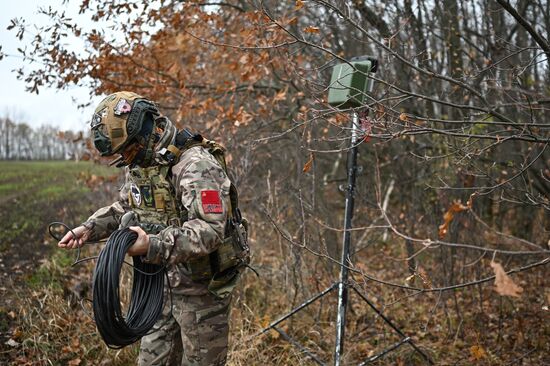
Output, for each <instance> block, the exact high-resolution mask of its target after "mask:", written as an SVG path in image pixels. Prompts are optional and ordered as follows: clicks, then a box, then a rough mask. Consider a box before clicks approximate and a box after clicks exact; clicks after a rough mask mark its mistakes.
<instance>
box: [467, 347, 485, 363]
mask: <svg viewBox="0 0 550 366" xmlns="http://www.w3.org/2000/svg"><path fill="white" fill-rule="evenodd" d="M470 354H471V355H472V357H473V358H474V359H475V360H481V359H482V358H485V357H487V353H485V350H484V349H483V347H481V346H480V345H475V346H472V347H470Z"/></svg>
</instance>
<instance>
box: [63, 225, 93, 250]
mask: <svg viewBox="0 0 550 366" xmlns="http://www.w3.org/2000/svg"><path fill="white" fill-rule="evenodd" d="M73 233H74V236H73ZM89 236H90V229H88V228H87V227H86V226H84V225H80V226H79V227H77V228H74V229H73V230H72V231H69V232H67V234H65V236H64V237H63V238H61V240H60V241H59V243H57V246H58V247H60V248H65V249H73V248H80V247H81V246H83V245H84V242H85V241H86V240H88V238H89Z"/></svg>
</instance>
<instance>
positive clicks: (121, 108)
mask: <svg viewBox="0 0 550 366" xmlns="http://www.w3.org/2000/svg"><path fill="white" fill-rule="evenodd" d="M131 111H132V105H131V104H130V103H128V101H127V100H126V99H124V98H121V99H120V100H119V101H118V103H117V104H116V107H115V110H114V114H115V116H121V115H123V114H124V113H130V112H131Z"/></svg>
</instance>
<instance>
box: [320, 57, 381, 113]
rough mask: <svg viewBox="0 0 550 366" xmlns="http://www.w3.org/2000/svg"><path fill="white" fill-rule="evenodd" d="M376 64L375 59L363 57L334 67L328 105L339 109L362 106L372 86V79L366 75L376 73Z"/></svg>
mask: <svg viewBox="0 0 550 366" xmlns="http://www.w3.org/2000/svg"><path fill="white" fill-rule="evenodd" d="M377 64H378V62H377V60H376V59H374V58H372V57H368V56H365V57H359V58H355V59H352V60H351V61H350V62H349V63H341V64H337V65H335V66H334V68H333V69H332V77H331V78H330V85H329V91H328V103H329V104H330V105H331V106H333V107H336V108H340V109H345V108H351V107H361V106H364V105H365V104H366V102H367V93H368V92H369V91H370V88H371V85H372V79H369V78H368V77H367V75H368V74H369V73H373V72H375V71H376V69H377V66H378V65H377Z"/></svg>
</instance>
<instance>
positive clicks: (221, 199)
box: [145, 148, 231, 264]
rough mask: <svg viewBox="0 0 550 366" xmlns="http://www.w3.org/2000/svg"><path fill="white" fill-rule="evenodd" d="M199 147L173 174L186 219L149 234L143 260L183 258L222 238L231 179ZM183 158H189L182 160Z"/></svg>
mask: <svg viewBox="0 0 550 366" xmlns="http://www.w3.org/2000/svg"><path fill="white" fill-rule="evenodd" d="M200 149H202V148H193V149H190V150H193V151H191V152H190V153H189V154H188V155H189V156H187V157H184V158H183V160H184V161H183V164H182V165H183V166H184V167H183V169H181V171H180V172H179V173H178V174H177V176H176V177H177V178H176V185H175V186H176V187H177V196H178V197H180V194H181V202H182V204H183V206H184V207H185V208H186V209H187V210H188V221H186V222H184V223H183V224H182V226H181V227H174V226H171V227H168V228H166V229H164V230H163V231H161V232H160V233H159V235H157V236H155V235H150V236H149V237H150V244H149V251H148V253H147V256H146V257H145V260H146V261H147V262H150V263H156V264H164V263H166V262H168V263H170V264H174V263H179V262H186V261H189V260H192V259H196V258H199V257H202V256H205V255H208V254H209V253H211V252H213V251H215V250H216V249H217V248H218V247H219V246H220V245H221V244H222V242H223V237H224V232H225V223H226V219H227V215H228V209H229V207H230V199H229V187H230V184H231V183H230V181H229V179H228V178H227V175H226V174H225V172H224V170H223V169H222V168H221V167H220V165H219V164H218V163H217V162H216V160H214V158H212V156H211V155H210V154H209V153H208V152H207V151H206V150H200ZM205 153H206V154H207V155H204V154H205ZM184 155H185V154H184ZM185 160H188V161H191V162H190V163H189V164H185ZM180 164H181V161H180ZM180 164H178V165H180ZM178 165H176V166H175V167H174V170H177V169H178ZM174 170H173V171H174Z"/></svg>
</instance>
